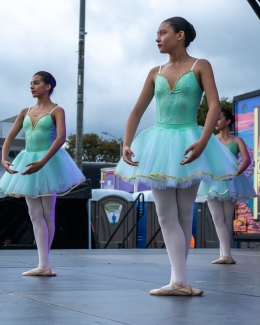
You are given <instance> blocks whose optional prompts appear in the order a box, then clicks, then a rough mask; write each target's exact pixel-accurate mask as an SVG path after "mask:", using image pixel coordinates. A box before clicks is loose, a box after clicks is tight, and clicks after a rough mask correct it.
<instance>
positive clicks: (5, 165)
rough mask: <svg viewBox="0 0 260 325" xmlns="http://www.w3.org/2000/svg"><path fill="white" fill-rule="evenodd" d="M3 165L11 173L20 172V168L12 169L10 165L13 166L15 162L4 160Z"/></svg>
mask: <svg viewBox="0 0 260 325" xmlns="http://www.w3.org/2000/svg"><path fill="white" fill-rule="evenodd" d="M2 165H3V166H4V168H5V170H6V171H7V172H8V173H9V174H16V173H18V170H12V169H10V166H13V164H12V163H11V162H10V161H7V160H2Z"/></svg>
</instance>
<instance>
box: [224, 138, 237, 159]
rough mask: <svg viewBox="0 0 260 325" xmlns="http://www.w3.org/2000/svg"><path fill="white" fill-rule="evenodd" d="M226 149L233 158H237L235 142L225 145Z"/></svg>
mask: <svg viewBox="0 0 260 325" xmlns="http://www.w3.org/2000/svg"><path fill="white" fill-rule="evenodd" d="M227 148H228V149H229V150H230V151H231V152H232V153H233V155H234V156H236V157H238V153H239V149H238V146H237V143H236V142H235V141H232V142H230V143H229V144H227Z"/></svg>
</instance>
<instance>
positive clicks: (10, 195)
mask: <svg viewBox="0 0 260 325" xmlns="http://www.w3.org/2000/svg"><path fill="white" fill-rule="evenodd" d="M85 180H86V179H84V180H82V181H81V182H80V183H78V184H77V185H74V186H73V187H71V188H70V189H69V190H68V191H67V192H65V193H62V194H42V195H37V196H30V195H26V194H21V193H12V194H7V193H5V192H0V193H2V194H4V195H5V196H2V197H0V199H4V198H5V197H15V198H17V199H20V197H29V198H31V199H36V198H37V197H42V196H64V195H66V194H68V193H69V192H71V191H72V190H74V188H76V187H78V186H79V185H80V184H82V183H84V182H85Z"/></svg>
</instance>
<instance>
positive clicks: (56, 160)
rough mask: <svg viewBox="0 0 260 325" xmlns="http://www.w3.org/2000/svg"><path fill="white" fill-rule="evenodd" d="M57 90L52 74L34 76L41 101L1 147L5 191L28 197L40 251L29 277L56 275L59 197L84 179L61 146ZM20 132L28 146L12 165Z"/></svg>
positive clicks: (62, 132) (62, 124)
mask: <svg viewBox="0 0 260 325" xmlns="http://www.w3.org/2000/svg"><path fill="white" fill-rule="evenodd" d="M55 86H56V81H55V79H54V77H53V76H52V75H51V74H50V73H48V72H45V71H40V72H37V73H36V74H35V75H34V76H33V78H32V82H31V87H30V88H31V92H32V96H33V97H34V98H37V103H36V105H35V106H32V107H30V108H29V109H28V108H25V109H23V110H22V111H21V112H20V114H19V115H18V117H17V119H16V121H15V123H14V125H13V127H12V129H11V130H10V132H9V134H8V136H7V138H6V140H5V142H4V145H3V149H2V165H3V166H4V168H5V169H6V173H5V174H4V175H3V176H2V178H1V180H0V193H2V195H3V196H14V197H21V196H24V197H25V199H26V203H27V205H28V210H29V215H30V218H31V221H32V224H33V231H34V235H35V240H36V244H37V249H38V255H39V265H38V267H37V268H36V269H33V270H30V271H27V272H24V273H23V275H26V276H36V275H38V276H55V275H56V274H55V273H54V272H52V270H51V266H50V262H49V251H50V248H51V244H52V240H53V237H54V232H55V203H56V196H57V195H58V196H59V195H65V194H66V193H67V192H69V191H70V190H72V188H73V187H75V186H77V185H79V184H80V183H82V182H83V181H84V180H85V177H84V175H83V174H82V173H81V171H80V170H79V169H78V167H77V166H76V165H75V163H74V162H73V160H72V159H71V157H70V156H69V155H68V154H67V152H66V151H65V150H64V149H63V148H61V146H62V145H63V144H64V142H65V140H66V127H65V114H64V110H63V109H62V108H61V107H60V106H58V105H57V104H54V103H53V102H52V101H51V100H50V95H51V94H52V92H53V89H54V87H55ZM21 128H23V129H24V132H25V139H26V148H25V150H22V151H21V152H20V153H19V154H18V156H17V157H16V158H15V160H14V161H13V162H12V163H10V162H9V161H7V157H8V153H9V149H10V145H11V143H12V141H13V140H14V138H15V137H16V135H17V134H18V133H19V131H20V130H21Z"/></svg>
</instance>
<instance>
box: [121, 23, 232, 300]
mask: <svg viewBox="0 0 260 325" xmlns="http://www.w3.org/2000/svg"><path fill="white" fill-rule="evenodd" d="M195 37H196V32H195V29H194V27H193V26H192V25H191V24H190V23H189V22H188V21H187V20H185V19H184V18H181V17H173V18H170V19H167V20H165V21H164V22H162V23H161V25H160V26H159V29H158V32H157V39H156V42H157V44H158V48H159V51H160V53H163V54H169V61H168V62H167V63H165V64H164V65H162V66H160V67H159V66H157V67H155V68H153V69H152V70H151V71H150V72H149V74H148V77H147V79H146V81H145V84H144V87H143V90H142V92H141V95H140V97H139V99H138V101H137V103H136V105H135V107H134V108H133V110H132V112H131V114H130V116H129V118H128V121H127V125H126V131H125V138H124V146H123V158H122V159H121V160H120V162H119V163H118V165H117V167H116V171H115V173H116V175H118V176H119V177H121V178H122V179H124V180H126V181H129V182H130V183H132V184H136V185H137V184H138V183H144V184H147V185H150V186H151V187H152V193H153V197H154V200H155V204H156V211H157V214H158V218H159V223H160V226H161V229H162V233H163V238H164V242H165V245H166V249H167V253H168V256H169V259H170V263H171V279H170V283H169V284H168V285H165V286H163V287H162V288H159V289H154V290H151V292H150V293H151V294H152V295H158V296H166V295H171V296H199V295H201V294H202V293H203V291H202V290H201V289H196V288H192V287H191V285H190V284H189V280H188V275H187V266H186V260H187V256H188V252H189V246H190V239H191V233H192V216H193V207H194V202H195V199H196V195H197V191H198V187H199V183H200V181H201V180H202V179H203V180H206V181H209V182H212V181H213V180H215V179H226V178H232V177H234V176H235V175H236V160H235V157H232V156H231V155H230V154H229V152H228V150H227V149H226V148H225V147H223V146H222V145H221V144H220V143H219V141H218V140H217V139H216V137H215V136H211V135H212V132H213V130H214V128H215V125H216V123H217V120H218V117H219V114H220V104H219V97H218V92H217V89H216V85H215V81H214V76H213V72H212V69H211V66H210V64H209V62H208V61H206V60H198V59H196V58H193V57H191V56H189V54H188V53H187V50H186V48H187V47H188V46H189V44H190V42H192V41H193V40H194V39H195ZM203 91H205V92H206V97H207V100H208V103H209V113H208V115H207V119H206V123H205V127H204V128H202V127H199V126H198V124H197V111H198V107H199V104H200V101H201V96H202V93H203ZM154 95H155V97H156V114H157V115H156V124H155V125H154V126H152V127H150V128H148V129H146V130H145V131H143V132H142V133H140V134H139V135H138V136H137V137H136V139H135V140H134V141H133V138H134V135H135V132H136V129H137V126H138V124H139V122H140V119H141V117H142V115H143V113H144V112H145V110H146V108H147V107H148V105H149V103H150V102H151V100H152V98H153V96H154ZM188 155H189V156H188ZM134 156H135V158H134V160H135V161H133V160H132V159H133V157H134ZM222 160H227V161H228V163H227V165H221V164H220V163H219V162H220V161H222Z"/></svg>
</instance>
